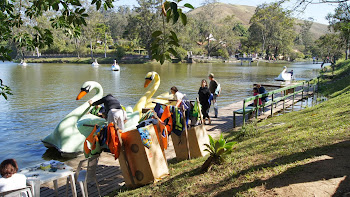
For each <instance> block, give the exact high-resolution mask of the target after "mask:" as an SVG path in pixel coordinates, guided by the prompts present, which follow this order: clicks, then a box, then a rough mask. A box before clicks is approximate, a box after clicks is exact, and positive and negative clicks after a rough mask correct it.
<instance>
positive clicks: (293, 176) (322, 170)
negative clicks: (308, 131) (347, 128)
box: [256, 141, 350, 197]
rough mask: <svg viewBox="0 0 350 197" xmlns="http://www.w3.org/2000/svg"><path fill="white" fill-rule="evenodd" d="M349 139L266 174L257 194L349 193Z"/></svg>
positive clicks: (349, 196)
mask: <svg viewBox="0 0 350 197" xmlns="http://www.w3.org/2000/svg"><path fill="white" fill-rule="evenodd" d="M349 155H350V142H349V141H346V142H341V143H339V144H337V145H336V148H332V149H331V150H329V151H327V152H324V153H323V154H322V155H320V156H317V157H315V158H314V159H312V160H311V161H309V162H308V163H306V164H304V165H302V166H297V167H294V168H291V169H288V170H287V171H286V172H284V173H282V174H280V175H278V176H275V177H272V178H268V179H267V180H266V184H265V185H263V186H259V187H257V188H256V190H257V196H295V197H299V196H301V197H304V196H305V197H309V196H310V197H311V196H315V197H329V196H335V197H338V196H339V197H350V159H349Z"/></svg>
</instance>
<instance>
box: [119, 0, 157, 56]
mask: <svg viewBox="0 0 350 197" xmlns="http://www.w3.org/2000/svg"><path fill="white" fill-rule="evenodd" d="M137 3H138V4H139V6H137V7H135V8H134V12H135V15H132V16H129V19H128V25H127V27H126V33H125V34H127V35H128V38H129V39H130V40H133V39H140V43H141V44H142V45H143V46H144V47H145V49H146V50H147V51H148V54H149V56H150V58H152V57H151V54H152V52H151V45H152V33H153V32H154V31H156V30H157V29H159V28H160V25H161V17H160V11H161V10H160V6H161V5H160V3H159V1H158V0H137ZM125 34H124V35H125Z"/></svg>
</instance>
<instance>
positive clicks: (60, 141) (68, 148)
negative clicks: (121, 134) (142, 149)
mask: <svg viewBox="0 0 350 197" xmlns="http://www.w3.org/2000/svg"><path fill="white" fill-rule="evenodd" d="M93 89H96V93H95V95H94V96H93V97H92V98H91V99H90V100H92V101H93V102H95V101H97V100H99V99H101V98H102V96H103V89H102V87H101V85H100V84H99V83H97V82H95V81H87V82H85V83H84V84H83V85H82V87H81V92H80V93H79V94H78V96H77V98H76V100H80V99H81V98H83V97H84V96H85V95H86V94H87V93H89V92H91V91H92V90H93ZM91 109H92V107H91V106H90V104H89V103H88V101H86V102H85V103H83V104H82V105H81V106H79V107H77V108H76V109H74V110H73V111H72V112H70V113H69V114H68V115H66V116H65V117H64V118H63V119H62V120H61V122H60V123H59V124H58V125H57V126H56V128H55V130H54V131H53V132H52V133H51V134H50V135H48V136H46V137H45V138H44V139H42V142H43V144H44V145H45V146H46V147H47V148H55V149H57V150H58V151H59V152H60V153H61V155H62V156H63V157H76V156H77V155H78V154H80V153H82V151H83V147H84V141H85V139H86V137H87V136H88V135H89V134H90V133H91V131H92V128H91V127H87V126H84V125H85V124H87V125H95V124H97V125H99V126H102V125H106V124H107V122H106V120H105V119H103V118H100V117H98V116H95V115H92V114H87V113H88V112H89V111H90V110H91ZM126 112H127V119H128V121H127V122H126V123H125V125H124V127H125V128H124V131H128V130H132V129H135V128H136V125H137V124H138V121H139V119H140V117H139V113H138V112H136V113H135V112H132V108H131V107H127V108H126Z"/></svg>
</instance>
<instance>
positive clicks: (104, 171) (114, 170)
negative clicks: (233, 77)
mask: <svg viewBox="0 0 350 197" xmlns="http://www.w3.org/2000/svg"><path fill="white" fill-rule="evenodd" d="M309 93H310V92H309ZM306 94H307V93H304V96H305V95H306ZM219 99H220V97H219ZM219 99H218V102H220V100H219ZM299 100H301V93H300V94H298V95H296V97H295V102H297V101H299ZM219 104H220V103H219ZM242 105H243V101H239V102H236V103H232V104H230V105H227V106H225V107H221V108H219V117H218V118H212V119H211V123H212V124H211V125H206V129H207V131H208V134H210V135H211V136H213V137H214V138H215V137H218V136H219V135H220V134H221V133H222V132H234V130H233V111H234V110H238V109H241V108H242ZM291 105H292V100H291V98H290V99H288V100H286V101H285V108H287V107H288V106H291ZM270 109H271V108H270V107H268V108H266V110H265V113H262V114H261V115H260V116H258V119H259V120H262V119H266V118H267V117H268V116H269V115H270V111H269V110H270ZM282 110H283V104H282V101H281V102H279V103H278V104H277V106H276V107H275V106H274V109H273V111H274V113H277V112H281V111H282ZM209 115H210V116H211V117H212V116H213V113H212V112H211V113H209ZM242 121H243V118H242V116H241V115H238V116H236V125H237V127H236V130H237V128H239V126H240V125H242ZM170 141H171V138H170ZM165 154H166V157H167V159H168V160H169V159H173V158H175V151H174V146H173V145H172V142H170V143H169V147H168V149H167V150H166V151H165ZM82 159H84V156H83V155H81V156H79V157H77V158H75V159H72V160H69V161H67V162H66V164H68V165H69V166H72V167H73V168H74V169H76V168H77V166H78V164H79V161H80V160H82ZM98 165H99V166H98V169H97V179H98V182H99V185H100V189H101V194H102V196H106V195H108V194H110V193H112V192H113V191H115V190H117V189H118V188H120V187H121V186H122V185H124V181H123V176H122V175H121V170H120V167H119V162H118V160H114V156H113V155H111V154H109V153H105V152H104V153H102V154H101V156H100V160H99V164H98ZM53 188H54V187H53V183H47V184H45V185H42V187H41V190H40V191H41V196H54V194H55V193H54V189H53ZM58 190H59V191H58V194H59V196H65V192H66V179H64V178H63V179H60V180H59V181H58ZM88 192H89V195H90V196H98V192H97V188H96V185H95V184H94V183H90V184H88ZM77 193H78V196H81V192H80V187H79V184H77ZM68 196H72V194H71V190H70V187H69V189H68Z"/></svg>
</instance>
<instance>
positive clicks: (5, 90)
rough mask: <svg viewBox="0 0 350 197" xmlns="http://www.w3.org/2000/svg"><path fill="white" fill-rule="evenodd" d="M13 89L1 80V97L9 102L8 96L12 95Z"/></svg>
mask: <svg viewBox="0 0 350 197" xmlns="http://www.w3.org/2000/svg"><path fill="white" fill-rule="evenodd" d="M11 91H12V90H11V88H10V87H8V86H7V85H5V84H3V83H2V80H1V79H0V95H1V96H3V97H4V98H5V99H6V100H7V95H12V92H11Z"/></svg>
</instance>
